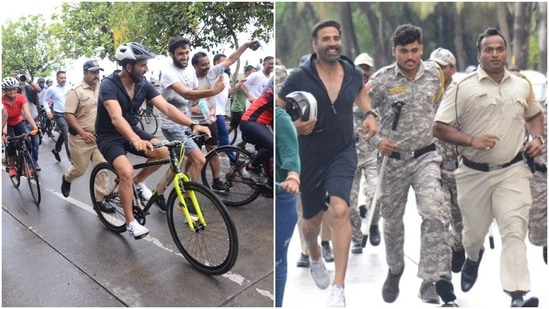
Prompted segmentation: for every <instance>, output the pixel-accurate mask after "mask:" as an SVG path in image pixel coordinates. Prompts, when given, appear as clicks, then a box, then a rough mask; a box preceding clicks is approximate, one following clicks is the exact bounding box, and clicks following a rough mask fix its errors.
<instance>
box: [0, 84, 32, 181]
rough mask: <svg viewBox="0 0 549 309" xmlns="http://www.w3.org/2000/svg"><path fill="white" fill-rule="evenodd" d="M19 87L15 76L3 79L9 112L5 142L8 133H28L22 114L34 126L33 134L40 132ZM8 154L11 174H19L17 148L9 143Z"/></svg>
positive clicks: (4, 103) (3, 102)
mask: <svg viewBox="0 0 549 309" xmlns="http://www.w3.org/2000/svg"><path fill="white" fill-rule="evenodd" d="M18 88H19V81H18V80H17V79H15V78H13V77H7V78H4V80H3V81H2V91H3V92H4V95H2V105H3V106H4V109H5V110H6V111H7V114H8V120H7V128H6V131H4V129H2V140H3V141H4V142H6V141H7V139H6V135H7V134H9V135H10V136H17V135H21V134H24V133H28V132H27V129H26V127H25V123H24V122H23V117H22V114H24V115H25V118H26V119H28V120H27V121H28V122H29V124H30V125H31V126H32V131H31V135H36V134H37V133H38V128H37V126H36V123H34V119H33V118H32V116H31V114H30V111H29V107H28V105H27V100H26V99H25V96H24V95H22V94H19V93H17V89H18ZM29 148H30V147H29ZM7 154H8V166H9V169H8V173H9V176H10V177H15V176H16V175H17V171H16V170H15V148H14V147H13V145H11V144H9V143H8V145H7Z"/></svg>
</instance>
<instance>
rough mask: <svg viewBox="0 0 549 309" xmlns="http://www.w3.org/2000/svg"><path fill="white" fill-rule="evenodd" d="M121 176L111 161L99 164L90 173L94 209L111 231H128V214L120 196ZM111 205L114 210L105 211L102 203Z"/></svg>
mask: <svg viewBox="0 0 549 309" xmlns="http://www.w3.org/2000/svg"><path fill="white" fill-rule="evenodd" d="M119 182H120V181H119V177H118V174H117V173H116V170H115V169H114V167H112V166H111V165H110V164H109V163H106V162H103V163H99V164H97V165H96V166H95V167H94V168H93V170H92V172H91V175H90V197H91V199H92V203H93V209H94V210H95V212H96V213H97V216H98V217H99V220H101V222H102V223H103V224H104V225H105V226H106V227H107V228H108V229H109V230H111V231H113V232H115V233H123V232H125V231H126V216H125V215H124V209H123V208H122V203H121V202H120V197H119V196H118V184H119ZM101 204H103V205H105V206H106V205H110V206H112V207H113V208H114V212H104V211H102V210H101V209H102V208H103V209H105V208H104V207H101V206H102V205H101Z"/></svg>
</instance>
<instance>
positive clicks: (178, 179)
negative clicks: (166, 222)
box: [174, 174, 206, 232]
mask: <svg viewBox="0 0 549 309" xmlns="http://www.w3.org/2000/svg"><path fill="white" fill-rule="evenodd" d="M186 181H189V178H188V177H187V176H186V175H185V174H176V175H175V179H174V189H175V192H176V193H177V199H178V200H179V203H180V204H183V206H184V207H179V211H181V212H182V213H183V215H185V221H187V225H188V226H189V228H190V229H191V231H193V232H196V231H197V226H196V225H195V224H194V222H195V220H194V219H193V218H192V217H191V212H190V211H189V207H191V206H192V207H193V208H194V210H195V212H196V214H195V215H196V216H198V221H199V222H200V224H201V226H202V227H206V221H205V220H204V216H203V215H202V210H201V209H200V205H199V204H198V201H197V199H196V195H195V194H194V191H185V188H184V187H183V186H182V185H181V184H182V183H183V182H186ZM184 193H187V194H188V195H189V198H190V202H191V203H192V205H187V202H188V198H185V196H184ZM193 215H194V214H193Z"/></svg>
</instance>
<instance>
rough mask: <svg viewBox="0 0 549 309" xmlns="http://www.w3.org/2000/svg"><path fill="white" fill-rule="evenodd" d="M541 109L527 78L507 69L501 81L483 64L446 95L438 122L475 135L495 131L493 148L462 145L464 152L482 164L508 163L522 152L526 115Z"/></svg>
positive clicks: (469, 157)
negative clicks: (480, 148) (495, 140)
mask: <svg viewBox="0 0 549 309" xmlns="http://www.w3.org/2000/svg"><path fill="white" fill-rule="evenodd" d="M539 112H541V107H540V105H539V103H538V102H537V101H536V100H535V98H534V96H533V92H532V88H531V87H530V84H529V83H528V81H527V80H525V79H523V78H520V77H518V76H516V75H514V74H510V73H509V72H508V71H505V75H504V77H503V80H502V82H501V84H498V83H496V82H495V81H494V80H492V79H491V78H490V77H489V76H488V75H487V74H486V72H485V71H484V70H483V69H482V68H481V67H479V68H478V70H477V71H476V72H473V73H471V74H470V75H468V76H467V77H465V78H464V79H463V80H461V81H460V82H459V83H454V84H452V85H451V86H450V87H449V88H448V90H447V92H446V94H445V95H444V97H443V99H442V102H441V105H440V107H439V109H438V111H437V114H436V116H435V121H439V122H442V123H446V124H449V125H452V126H456V127H457V128H458V129H459V130H460V131H461V132H463V133H465V134H468V135H471V136H481V135H484V134H495V135H497V136H498V137H499V141H497V142H496V145H495V146H494V147H493V148H492V149H491V150H488V151H487V150H477V149H474V148H472V147H465V146H459V148H458V150H459V152H460V154H461V155H463V156H464V157H466V158H467V159H469V160H471V161H474V162H478V163H490V164H505V163H507V162H509V161H511V160H512V159H513V158H514V157H515V156H516V155H517V153H518V152H519V151H521V149H522V146H523V144H524V138H525V134H526V132H525V123H526V121H525V118H529V117H532V116H534V115H536V114H537V113H539Z"/></svg>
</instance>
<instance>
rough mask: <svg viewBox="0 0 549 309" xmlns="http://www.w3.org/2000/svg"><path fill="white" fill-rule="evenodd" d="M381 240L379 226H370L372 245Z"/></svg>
mask: <svg viewBox="0 0 549 309" xmlns="http://www.w3.org/2000/svg"><path fill="white" fill-rule="evenodd" d="M380 242H381V235H380V234H379V226H377V224H375V225H372V226H370V243H371V244H372V246H377V245H379V243H380Z"/></svg>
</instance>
